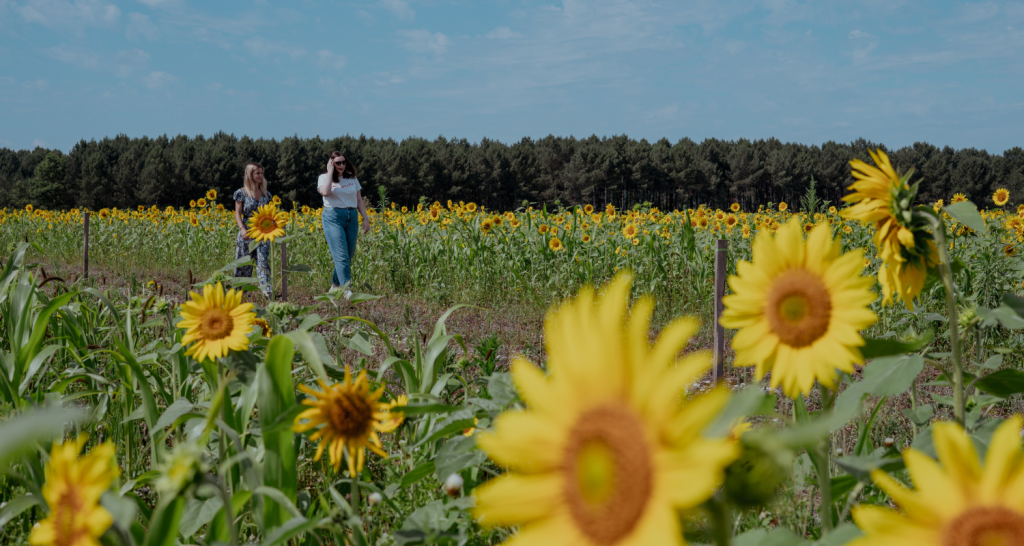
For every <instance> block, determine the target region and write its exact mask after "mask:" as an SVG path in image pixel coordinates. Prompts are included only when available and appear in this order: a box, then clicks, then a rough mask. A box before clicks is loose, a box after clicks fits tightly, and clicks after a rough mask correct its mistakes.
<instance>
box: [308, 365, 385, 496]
mask: <svg viewBox="0 0 1024 546" xmlns="http://www.w3.org/2000/svg"><path fill="white" fill-rule="evenodd" d="M317 382H318V383H319V384H320V389H321V390H319V391H316V390H313V389H311V388H309V387H307V386H305V385H299V390H300V391H302V392H304V393H306V394H309V395H311V396H312V397H313V398H312V399H309V398H307V399H306V400H303V401H302V403H303V404H305V405H307V406H310V409H308V410H305V411H303V412H302V413H300V414H299V415H298V416H297V417H296V418H295V422H294V423H293V424H292V430H293V431H295V432H298V433H303V432H309V431H311V430H314V429H317V430H316V432H314V433H313V434H311V435H310V436H309V439H310V441H314V442H315V441H316V440H321V441H320V445H319V446H317V448H316V456H314V457H313V460H314V461H319V460H320V457H321V456H322V455H323V453H324V449H327V453H328V455H330V461H331V466H333V467H334V470H335V471H337V470H339V469H340V468H341V459H342V455H343V454H344V451H347V452H348V453H347V458H348V471H349V475H350V476H355V475H356V473H357V472H360V471H362V469H363V462H364V461H365V459H366V449H367V448H369V450H370V451H373V452H374V453H376V454H378V455H380V456H381V457H385V458H386V457H387V456H388V454H387V453H385V452H384V449H383V447H382V446H381V443H380V437H379V436H378V435H377V433H378V432H390V431H392V430H394V429H395V428H397V427H398V424H400V423H398V424H394V422H395V421H397V419H398V415H397V414H389V410H390V409H392V405H391V404H388V403H386V402H381V401H380V398H381V396H383V395H384V387H383V386H382V387H380V388H379V389H377V390H375V391H373V392H370V381H369V379H367V377H366V370H363V371H361V372H359V375H358V376H356V378H355V380H353V379H352V370H351V369H350V368H349V367H348V366H346V367H345V380H344V381H342V382H341V383H335V384H333V385H328V384H327V383H324V382H323V381H321V380H317ZM396 405H397V404H396ZM402 417H403V418H404V415H403V416H402ZM346 448H347V449H346Z"/></svg>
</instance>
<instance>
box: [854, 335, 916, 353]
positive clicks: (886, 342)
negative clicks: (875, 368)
mask: <svg viewBox="0 0 1024 546" xmlns="http://www.w3.org/2000/svg"><path fill="white" fill-rule="evenodd" d="M931 341H932V336H931V334H930V333H929V334H927V335H925V336H922V337H920V338H918V339H915V340H913V341H901V340H898V339H875V338H869V337H866V338H864V346H863V347H861V348H860V352H861V354H862V355H864V358H865V359H871V358H879V357H883V356H892V355H898V354H903V353H916V352H917V351H920V350H921V349H923V348H924V347H925V346H926V345H928V344H929V343H931Z"/></svg>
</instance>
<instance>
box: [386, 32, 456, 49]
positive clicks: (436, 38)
mask: <svg viewBox="0 0 1024 546" xmlns="http://www.w3.org/2000/svg"><path fill="white" fill-rule="evenodd" d="M398 35H399V36H401V37H403V38H405V47H406V49H408V50H409V51H412V52H414V53H433V54H435V55H440V54H442V53H444V52H445V50H446V49H448V43H449V40H448V37H447V36H445V35H444V34H441V33H440V32H430V31H429V30H400V31H398Z"/></svg>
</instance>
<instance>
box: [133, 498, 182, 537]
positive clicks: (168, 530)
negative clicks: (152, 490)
mask: <svg viewBox="0 0 1024 546" xmlns="http://www.w3.org/2000/svg"><path fill="white" fill-rule="evenodd" d="M184 511H185V498H184V497H175V498H174V499H173V500H171V501H163V502H161V503H160V504H159V505H158V506H157V508H156V511H155V512H154V513H153V517H151V518H149V532H148V533H147V534H146V542H145V543H143V546H174V544H176V543H177V541H178V540H177V539H178V525H179V523H181V515H182V514H183V513H184Z"/></svg>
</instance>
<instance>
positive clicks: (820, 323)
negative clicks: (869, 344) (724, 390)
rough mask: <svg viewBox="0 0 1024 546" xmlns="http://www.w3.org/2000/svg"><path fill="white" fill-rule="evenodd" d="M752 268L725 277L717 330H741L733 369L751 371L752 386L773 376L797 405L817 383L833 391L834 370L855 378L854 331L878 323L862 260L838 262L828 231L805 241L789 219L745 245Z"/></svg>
mask: <svg viewBox="0 0 1024 546" xmlns="http://www.w3.org/2000/svg"><path fill="white" fill-rule="evenodd" d="M751 250H752V255H753V256H752V257H753V262H747V261H742V262H740V263H739V264H737V266H736V271H737V274H736V275H733V276H731V277H729V286H730V287H732V291H733V293H732V294H731V295H728V296H725V297H724V298H723V299H722V303H723V304H724V305H725V310H724V312H723V313H722V318H721V324H722V326H725V327H726V328H732V329H736V330H739V331H738V332H736V336H735V337H734V338H733V341H732V346H733V349H735V351H736V360H735V365H737V366H751V365H753V366H756V375H757V379H761V378H762V377H764V375H765V374H766V373H767V372H771V374H772V378H771V386H772V388H773V389H774V388H776V387H778V386H779V385H782V388H783V391H785V393H786V395H787V396H789V397H791V398H795V397H796V396H797V395H798V394H800V393H808V392H810V391H811V389H812V388H813V387H814V381H815V380H818V381H820V382H821V384H822V385H824V386H826V387H829V388H832V387H833V386H834V385H835V378H836V369H840V370H843V371H845V372H849V373H853V365H854V364H862V363H863V362H864V357H863V356H862V355H861V352H860V349H859V347H860V346H862V345H864V340H863V338H861V336H860V333H859V332H860V330H863V329H864V328H867V327H869V326H871V325H872V324H874V323H875V321H876V320H877V317H876V316H875V313H874V312H872V311H871V310H870V309H869V308H868V306H869V305H870V304H871V302H873V301H874V300H875V298H876V296H875V294H874V293H873V292H872V291H871V285H872V282H871V279H870V278H869V277H863V276H861V270H862V267H863V266H862V264H863V260H864V253H863V251H861V250H860V249H857V250H853V251H850V252H847V253H846V254H842V243H841V241H840V239H839V238H838V237H837V238H835V239H833V238H832V235H831V230H830V229H829V227H828V225H825V224H822V225H819V226H818V227H816V228H814V230H813V231H811V234H810V236H809V237H808V238H807V241H804V239H803V236H802V234H801V228H800V223H799V221H798V220H796V219H793V220H791V221H790V222H789V223H787V224H785V225H784V226H782V227H781V228H779V230H778V235H777V236H776V237H775V238H774V239H773V238H772V237H771V236H770V235H769V234H768V233H766V232H762V233H761V234H759V235H758V236H757V238H755V239H754V243H753V245H751Z"/></svg>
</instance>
